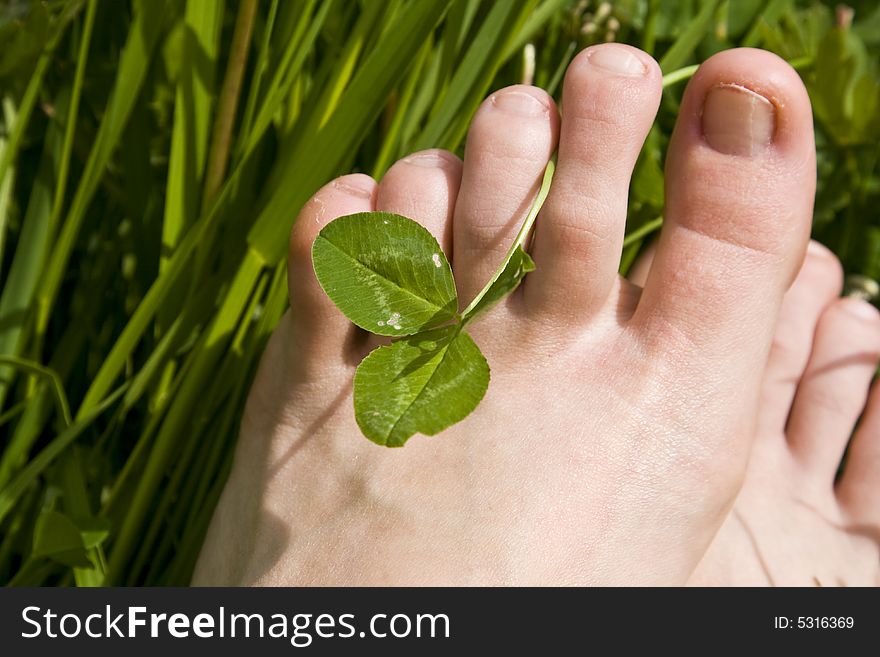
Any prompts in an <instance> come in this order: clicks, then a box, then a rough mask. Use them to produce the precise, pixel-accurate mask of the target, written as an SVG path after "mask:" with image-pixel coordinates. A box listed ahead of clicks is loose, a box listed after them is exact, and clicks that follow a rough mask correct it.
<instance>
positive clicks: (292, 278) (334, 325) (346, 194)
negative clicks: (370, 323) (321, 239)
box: [287, 173, 377, 359]
mask: <svg viewBox="0 0 880 657" xmlns="http://www.w3.org/2000/svg"><path fill="white" fill-rule="evenodd" d="M376 191H377V189H376V183H375V181H374V180H373V179H372V178H370V177H369V176H366V175H364V174H360V173H356V174H351V175H348V176H342V177H341V178H337V179H336V180H334V181H332V182H330V183H328V184H326V185H324V187H322V188H321V189H320V190H318V192H317V193H316V194H315V195H314V196H313V197H312V198H311V199H310V200H309V202H308V203H306V205H305V206H303V209H302V210H301V211H300V213H299V216H298V217H297V220H296V222H295V223H294V225H293V230H292V231H291V234H290V250H289V256H288V267H287V268H288V273H287V284H288V290H289V292H290V307H291V320H292V322H293V330H294V334H293V336H291V337H292V339H294V340H297V341H298V342H299V343H300V344H302V343H303V342H307V343H308V352H307V353H309V354H310V355H314V356H315V357H316V358H317V359H321V358H325V357H331V356H332V357H334V358H338V357H339V356H340V355H342V353H343V347H342V345H343V344H344V343H345V342H346V340H347V338H348V337H349V336H350V335H351V334H352V332H353V325H352V324H351V322H349V321H348V319H347V318H346V317H345V315H343V314H342V313H341V312H340V311H339V310H338V309H337V308H336V306H334V305H333V302H332V301H330V299H329V298H328V297H327V295H326V294H325V293H324V290H323V289H321V286H320V284H319V283H318V279H317V278H316V277H315V271H314V269H313V268H312V244H313V243H314V241H315V238H316V237H317V236H318V233H319V232H320V231H321V229H322V228H323V227H324V226H326V225H327V224H328V223H330V222H331V221H333V220H334V219H336V218H337V217H342V216H344V215H348V214H354V213H356V212H370V211H372V210H375V206H376Z"/></svg>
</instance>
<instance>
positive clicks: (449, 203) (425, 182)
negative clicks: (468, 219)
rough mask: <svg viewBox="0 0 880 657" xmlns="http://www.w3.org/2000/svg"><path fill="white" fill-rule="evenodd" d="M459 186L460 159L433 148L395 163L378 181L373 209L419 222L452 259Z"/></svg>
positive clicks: (447, 256) (450, 259)
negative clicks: (453, 226) (454, 216)
mask: <svg viewBox="0 0 880 657" xmlns="http://www.w3.org/2000/svg"><path fill="white" fill-rule="evenodd" d="M460 185H461V160H459V159H458V158H457V157H456V156H455V155H453V154H452V153H450V152H448V151H444V150H440V149H436V148H432V149H430V150H426V151H419V152H418V153H413V154H412V155H409V156H407V157H405V158H403V159H402V160H399V161H398V162H396V163H395V164H394V165H393V166H392V167H391V168H390V169H389V170H388V172H387V173H386V174H385V176H384V177H383V178H382V180H381V181H380V183H379V191H378V194H377V197H376V209H377V210H379V211H381V212H393V213H395V214H400V215H403V216H404V217H409V218H410V219H413V220H415V221H418V222H419V223H420V224H421V225H422V226H424V227H425V228H427V229H428V231H429V232H430V233H431V234H432V235H433V236H434V237H435V238H436V239H437V241H438V242H439V243H440V248H442V249H443V252H444V253H445V254H446V258H447V259H448V260H449V261H450V262H452V212H453V209H454V208H455V200H456V198H457V197H458V188H459V186H460Z"/></svg>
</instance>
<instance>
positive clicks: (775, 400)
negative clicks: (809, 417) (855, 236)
mask: <svg viewBox="0 0 880 657" xmlns="http://www.w3.org/2000/svg"><path fill="white" fill-rule="evenodd" d="M842 287H843V268H842V267H841V265H840V261H839V260H838V259H837V257H836V256H835V255H834V254H833V253H831V251H829V250H828V249H827V248H825V247H824V246H822V245H821V244H819V243H818V242H810V245H809V247H808V248H807V257H806V258H805V259H804V264H803V266H802V267H801V271H800V273H799V274H798V276H797V279H795V282H794V284H793V285H792V286H791V288H790V289H789V290H788V292H786V294H785V298H784V299H783V301H782V309H781V310H780V312H779V321H778V322H777V324H776V333H775V334H774V336H773V344H772V346H771V348H770V358H769V360H768V361H767V369H766V371H765V374H764V382H763V385H762V388H761V410H760V414H759V417H758V426H759V428H760V433H761V434H763V435H768V436H773V437H777V436H782V435H784V431H785V424H786V421H787V420H788V415H789V411H790V410H791V404H792V400H793V399H794V395H795V391H796V390H797V385H798V382H799V381H800V380H801V377H802V376H803V374H804V369H805V368H806V367H807V361H808V360H809V358H810V351H811V350H812V347H813V337H814V334H815V332H816V324H817V323H818V322H819V317H820V316H821V314H822V312H823V311H824V310H825V309H826V308H827V307H828V305H829V304H831V303H832V302H833V301H834V299H836V298H837V297H838V296H840V291H841V288H842Z"/></svg>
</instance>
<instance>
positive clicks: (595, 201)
mask: <svg viewBox="0 0 880 657" xmlns="http://www.w3.org/2000/svg"><path fill="white" fill-rule="evenodd" d="M661 92H662V85H661V73H660V67H659V66H658V65H657V62H655V61H654V60H653V59H652V58H651V57H650V56H649V55H647V54H646V53H644V52H642V51H640V50H638V49H637V48H633V47H631V46H626V45H623V44H618V43H609V44H602V45H598V46H593V47H590V48H587V49H586V50H584V51H583V52H582V53H580V54H579V55H578V56H577V57H575V59H574V61H572V63H571V65H570V66H569V67H568V71H567V73H566V76H565V84H564V91H563V97H564V100H563V112H562V126H561V129H560V138H559V154H558V163H557V168H556V173H555V175H554V178H553V186H552V188H551V190H550V195H549V196H548V198H547V201H546V203H545V204H544V208H543V209H542V211H541V216H540V217H539V218H538V221H537V223H536V227H535V241H534V246H533V247H532V254H533V256H534V259H535V262H536V264H537V270H536V271H535V272H534V273H532V274H530V275H529V277H528V278H527V279H526V283H525V292H524V294H525V301H526V304H527V307H528V308H529V311H530V312H531V311H535V314H536V315H538V316H540V317H541V322H542V324H545V323H546V321H547V318H548V317H549V318H550V319H551V320H552V319H561V320H571V321H575V322H581V323H585V322H588V321H589V320H590V318H591V317H592V316H593V315H594V314H595V312H596V311H597V310H598V309H599V308H601V307H602V306H603V305H604V304H605V302H606V300H607V299H608V298H609V293H610V292H611V291H612V289H614V283H615V281H616V280H617V278H618V277H617V270H618V265H619V262H620V251H621V246H622V243H623V234H624V226H625V223H626V208H627V196H628V190H629V183H630V178H631V176H632V172H633V168H634V166H635V163H636V159H637V158H638V155H639V151H640V149H641V147H642V144H643V143H644V141H645V137H646V136H647V134H648V131H649V130H650V128H651V124H652V122H653V120H654V116H655V114H656V112H657V107H658V105H659V103H660V95H661ZM566 324H567V322H566Z"/></svg>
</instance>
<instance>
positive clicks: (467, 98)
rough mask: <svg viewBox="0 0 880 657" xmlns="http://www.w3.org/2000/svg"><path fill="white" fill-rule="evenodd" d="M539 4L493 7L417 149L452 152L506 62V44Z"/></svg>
mask: <svg viewBox="0 0 880 657" xmlns="http://www.w3.org/2000/svg"><path fill="white" fill-rule="evenodd" d="M536 4H537V2H536V1H535V0H527V1H526V2H512V1H511V0H501V1H500V2H497V3H495V4H494V5H492V9H491V10H490V11H489V15H488V16H487V17H486V20H485V21H484V22H483V24H482V25H481V26H480V30H479V32H478V33H477V35H476V37H475V38H474V40H473V41H472V42H471V44H470V46H469V47H468V50H467V52H466V53H465V55H464V58H463V59H462V62H461V64H460V65H459V67H458V69H457V70H456V71H455V74H454V75H453V77H452V80H451V82H450V83H449V88H448V91H447V93H446V95H445V96H444V98H443V101H442V103H441V105H440V106H439V107H438V109H437V111H436V112H435V113H434V115H433V116H432V117H431V119H430V120H429V121H428V125H427V126H425V129H424V131H423V132H422V134H421V136H420V137H419V139H418V141H417V142H416V149H418V150H422V149H425V148H432V147H435V146H441V147H444V148H449V147H451V146H452V145H453V144H454V143H456V142H457V141H458V139H457V138H456V136H457V134H458V133H459V132H460V128H459V127H458V126H459V125H461V124H462V123H463V122H465V121H467V122H469V121H470V117H471V116H472V115H473V112H474V111H475V110H476V107H477V106H478V105H479V103H480V102H482V100H483V96H484V95H485V92H486V90H487V89H488V87H489V85H490V84H491V81H492V78H493V77H494V76H495V72H496V71H497V70H498V68H499V67H500V66H501V63H502V62H503V61H504V57H503V56H501V53H503V52H505V48H506V46H507V44H508V43H510V42H511V41H512V40H513V38H514V37H515V35H516V34H517V33H518V32H519V30H520V28H521V25H522V23H523V22H524V21H525V19H526V17H527V16H528V15H529V14H530V13H531V12H532V9H533V8H534V7H535V5H536ZM512 35H514V36H512Z"/></svg>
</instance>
